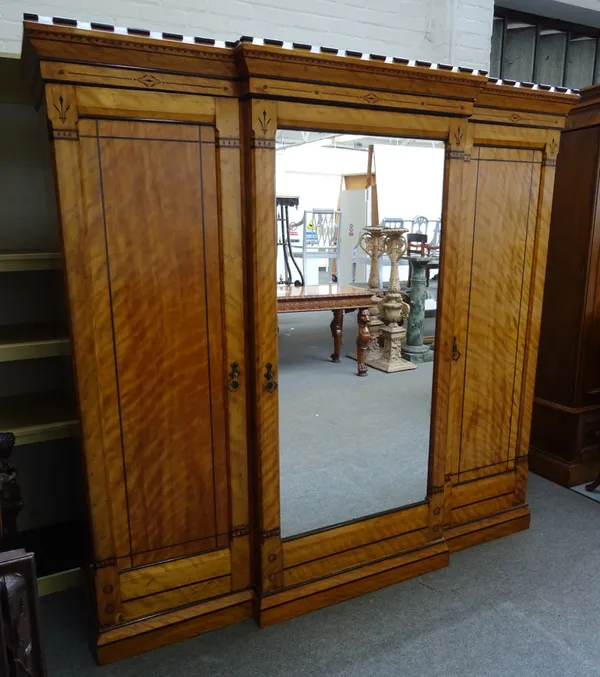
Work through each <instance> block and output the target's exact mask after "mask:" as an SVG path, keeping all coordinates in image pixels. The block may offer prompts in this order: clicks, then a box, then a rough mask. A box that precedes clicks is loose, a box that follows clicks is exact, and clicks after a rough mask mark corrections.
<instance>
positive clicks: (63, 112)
mask: <svg viewBox="0 0 600 677" xmlns="http://www.w3.org/2000/svg"><path fill="white" fill-rule="evenodd" d="M58 103H59V104H60V108H59V107H58V106H57V105H56V104H54V108H56V110H57V112H58V119H59V120H60V121H61V122H62V123H63V125H64V124H65V122H66V121H67V113H68V112H69V109H70V108H71V105H70V104H67V105H66V106H65V100H64V99H63V98H62V95H61V96H59V97H58Z"/></svg>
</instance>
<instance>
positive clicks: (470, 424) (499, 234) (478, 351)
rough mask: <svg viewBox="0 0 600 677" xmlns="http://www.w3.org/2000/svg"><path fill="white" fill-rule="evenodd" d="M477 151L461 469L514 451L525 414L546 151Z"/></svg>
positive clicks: (493, 149) (506, 458)
mask: <svg viewBox="0 0 600 677" xmlns="http://www.w3.org/2000/svg"><path fill="white" fill-rule="evenodd" d="M475 151H476V153H474V156H473V162H474V163H476V164H477V174H476V180H475V196H476V197H475V208H474V234H473V245H472V264H471V269H470V279H469V305H468V318H467V332H466V342H465V351H464V352H465V357H464V359H465V376H464V379H465V388H464V395H463V398H464V399H463V411H462V426H461V446H460V460H459V472H464V471H467V470H471V469H473V468H478V467H481V466H483V465H487V464H491V463H495V462H500V461H502V460H508V458H509V457H510V456H514V451H515V446H514V445H515V438H513V439H512V440H511V428H512V426H514V427H515V428H516V424H517V420H518V409H517V410H516V411H515V407H518V393H517V398H516V399H515V397H516V395H515V385H517V389H519V386H518V384H519V383H520V374H521V369H522V351H523V339H524V327H523V326H522V324H521V318H522V317H524V318H526V317H527V297H526V296H525V298H524V296H523V295H524V293H525V294H526V293H527V292H528V288H529V287H528V285H529V280H530V277H531V254H529V257H528V256H527V254H528V246H527V245H528V238H531V239H533V237H534V233H533V232H531V231H534V230H535V228H534V226H533V227H532V222H533V223H535V215H536V212H537V196H538V187H539V175H540V162H541V153H536V152H534V151H529V150H516V149H515V150H511V149H496V148H481V149H479V148H476V149H475ZM529 251H530V250H529ZM509 271H513V273H512V274H511V273H509ZM523 306H525V307H524V308H523ZM515 401H516V404H514V403H515ZM511 441H512V447H511Z"/></svg>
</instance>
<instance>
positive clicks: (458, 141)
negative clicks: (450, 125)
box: [454, 127, 464, 146]
mask: <svg viewBox="0 0 600 677" xmlns="http://www.w3.org/2000/svg"><path fill="white" fill-rule="evenodd" d="M463 136H464V134H463V130H462V128H461V127H459V128H458V129H457V130H456V131H455V132H454V141H455V142H456V145H457V146H460V145H461V144H462V140H463Z"/></svg>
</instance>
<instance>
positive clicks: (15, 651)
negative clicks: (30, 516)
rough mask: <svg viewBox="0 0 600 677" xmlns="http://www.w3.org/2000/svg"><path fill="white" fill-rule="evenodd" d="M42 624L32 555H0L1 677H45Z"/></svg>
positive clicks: (11, 552) (10, 552) (21, 553)
mask: <svg viewBox="0 0 600 677" xmlns="http://www.w3.org/2000/svg"><path fill="white" fill-rule="evenodd" d="M40 624H41V617H40V613H39V604H38V591H37V578H36V573H35V560H34V556H33V554H32V553H26V552H25V551H24V550H9V551H7V552H0V675H2V676H3V677H4V676H5V675H6V677H45V675H46V667H45V661H44V653H43V650H42V640H41V635H40Z"/></svg>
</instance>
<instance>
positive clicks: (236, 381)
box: [227, 362, 242, 392]
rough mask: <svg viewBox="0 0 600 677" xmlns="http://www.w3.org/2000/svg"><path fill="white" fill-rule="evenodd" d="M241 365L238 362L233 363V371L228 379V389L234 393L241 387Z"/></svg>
mask: <svg viewBox="0 0 600 677" xmlns="http://www.w3.org/2000/svg"><path fill="white" fill-rule="evenodd" d="M241 385H242V384H241V382H240V365H239V364H238V363H237V362H232V363H231V371H230V372H229V378H228V379H227V387H228V388H229V390H231V391H232V392H235V391H236V390H237V389H238V388H239V387H240V386H241Z"/></svg>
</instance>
